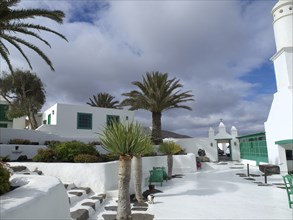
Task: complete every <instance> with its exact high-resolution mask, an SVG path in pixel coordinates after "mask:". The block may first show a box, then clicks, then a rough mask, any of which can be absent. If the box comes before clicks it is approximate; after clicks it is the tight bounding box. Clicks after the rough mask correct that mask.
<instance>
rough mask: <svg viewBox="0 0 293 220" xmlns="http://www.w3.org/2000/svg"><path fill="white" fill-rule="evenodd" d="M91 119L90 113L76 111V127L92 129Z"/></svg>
mask: <svg viewBox="0 0 293 220" xmlns="http://www.w3.org/2000/svg"><path fill="white" fill-rule="evenodd" d="M92 120H93V116H92V114H89V113H77V129H92Z"/></svg>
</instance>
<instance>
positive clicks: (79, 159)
mask: <svg viewBox="0 0 293 220" xmlns="http://www.w3.org/2000/svg"><path fill="white" fill-rule="evenodd" d="M73 160H74V162H75V163H96V162H99V157H97V156H95V155H91V154H79V155H77V156H75V157H74V159H73Z"/></svg>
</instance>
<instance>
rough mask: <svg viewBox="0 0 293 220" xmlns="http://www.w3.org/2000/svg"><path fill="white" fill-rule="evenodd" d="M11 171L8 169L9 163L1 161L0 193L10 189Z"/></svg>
mask: <svg viewBox="0 0 293 220" xmlns="http://www.w3.org/2000/svg"><path fill="white" fill-rule="evenodd" d="M9 178H10V172H9V171H8V169H7V164H6V163H5V162H2V161H0V195H2V194H4V193H6V192H8V191H9V190H10V181H9Z"/></svg>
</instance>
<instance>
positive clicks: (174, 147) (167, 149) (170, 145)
mask: <svg viewBox="0 0 293 220" xmlns="http://www.w3.org/2000/svg"><path fill="white" fill-rule="evenodd" d="M181 150H182V148H181V147H180V145H178V144H176V143H175V142H174V141H166V142H164V143H162V144H161V145H160V146H159V148H158V151H159V152H161V153H164V154H167V167H168V179H171V178H172V171H173V155H174V154H177V153H179V152H180V151H181Z"/></svg>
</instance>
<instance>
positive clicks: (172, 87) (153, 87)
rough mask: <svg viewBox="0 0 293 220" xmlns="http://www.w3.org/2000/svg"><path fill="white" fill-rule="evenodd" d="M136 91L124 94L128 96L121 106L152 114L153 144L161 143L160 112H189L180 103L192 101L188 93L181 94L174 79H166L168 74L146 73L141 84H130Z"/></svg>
mask: <svg viewBox="0 0 293 220" xmlns="http://www.w3.org/2000/svg"><path fill="white" fill-rule="evenodd" d="M132 84H133V85H135V86H137V87H138V90H132V91H131V92H128V93H124V94H122V95H124V96H128V98H126V99H125V100H123V101H122V103H121V105H122V106H131V107H130V110H137V109H145V110H148V111H151V112H152V140H153V142H154V143H155V144H160V143H162V138H161V117H162V112H163V111H166V110H168V109H173V108H184V109H188V110H191V108H190V107H188V106H186V105H181V103H182V102H187V101H193V99H192V98H191V97H193V95H191V94H189V93H190V91H186V92H181V90H180V88H181V87H183V86H182V85H181V84H180V83H179V80H177V79H176V78H175V77H174V78H173V79H168V73H160V72H147V73H146V77H143V82H138V81H135V82H132Z"/></svg>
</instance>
